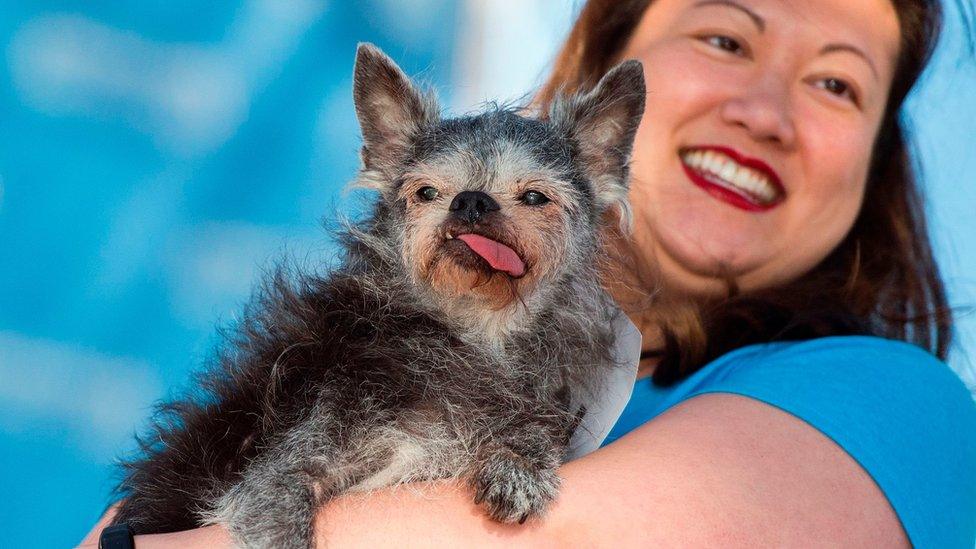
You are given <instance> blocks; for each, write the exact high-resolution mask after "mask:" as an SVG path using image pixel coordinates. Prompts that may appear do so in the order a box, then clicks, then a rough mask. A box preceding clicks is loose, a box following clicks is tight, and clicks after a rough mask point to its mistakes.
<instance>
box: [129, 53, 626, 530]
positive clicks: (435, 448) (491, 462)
mask: <svg viewBox="0 0 976 549" xmlns="http://www.w3.org/2000/svg"><path fill="white" fill-rule="evenodd" d="M354 95H355V104H356V113H357V115H358V117H359V122H360V124H361V127H362V133H363V148H362V162H363V168H362V170H361V172H360V174H359V177H358V180H357V184H358V185H359V186H362V187H367V188H370V189H375V190H376V191H378V192H379V199H378V200H377V202H376V204H375V208H374V210H373V212H372V215H370V216H369V217H368V218H367V219H365V221H362V222H360V223H356V224H349V225H348V226H347V227H346V229H345V230H344V231H343V232H342V234H341V235H340V237H341V241H342V243H343V245H344V249H345V260H344V262H343V263H342V264H341V266H340V267H339V268H337V269H335V270H333V271H332V272H331V273H329V274H328V275H327V276H318V275H310V274H304V275H302V274H290V273H288V272H287V270H286V269H279V270H278V271H277V273H276V274H275V276H273V277H272V280H271V281H270V282H269V283H268V284H267V285H266V286H265V287H264V288H263V290H262V291H261V292H259V293H258V294H257V297H256V299H255V301H254V303H253V304H252V305H251V307H250V308H249V310H248V314H247V315H246V316H245V320H244V321H243V322H242V323H241V326H240V327H239V331H238V332H237V335H236V336H235V337H234V338H233V340H232V341H231V342H230V345H227V346H226V349H225V350H224V351H223V352H222V353H221V354H220V356H219V360H218V361H217V364H216V365H215V367H214V368H211V370H210V371H208V372H205V373H204V375H203V376H201V380H200V383H201V386H202V389H203V390H202V392H201V394H197V395H191V396H190V397H187V398H185V399H183V400H181V401H177V402H173V403H170V404H167V405H164V406H163V407H162V408H161V410H160V412H159V414H158V416H157V419H156V421H155V423H154V429H153V430H152V431H151V434H150V436H147V437H146V438H144V439H142V440H141V441H140V442H141V444H142V452H141V453H140V457H139V458H138V459H136V460H134V461H131V462H129V463H127V464H125V466H126V475H125V478H124V480H123V481H122V482H121V484H120V486H119V487H118V489H117V492H118V494H119V495H120V496H121V497H122V498H124V499H123V500H122V502H121V504H120V506H119V508H118V512H117V515H116V517H115V519H114V522H115V523H116V524H120V523H126V524H129V525H130V526H131V527H132V529H133V530H134V531H135V532H136V533H158V532H171V531H178V530H183V529H189V528H194V527H199V526H202V525H205V524H213V523H219V524H222V525H224V526H225V527H226V528H227V529H228V530H229V531H230V533H231V535H232V536H233V537H234V539H235V541H236V542H237V543H238V544H239V545H240V546H243V547H276V548H279V547H280V548H292V547H295V548H298V547H303V548H304V547H308V546H310V545H311V544H313V543H314V532H313V528H312V524H313V522H314V520H313V519H314V514H315V511H316V509H317V508H318V507H319V506H320V505H321V504H323V503H324V502H326V501H328V500H330V499H332V498H335V497H337V496H338V495H340V494H342V493H344V492H349V491H361V490H369V489H373V488H378V487H382V486H389V485H393V484H398V483H404V482H411V481H423V480H432V479H440V478H459V479H464V480H465V481H466V482H467V483H469V485H470V486H471V487H472V489H473V492H474V497H475V502H476V503H481V504H483V505H484V507H485V508H486V510H487V512H488V513H489V514H490V515H491V517H493V518H494V519H496V520H499V521H503V522H522V521H524V520H526V518H527V517H530V516H533V515H536V514H539V513H542V512H543V511H544V510H545V509H546V506H547V505H548V504H549V503H550V502H551V501H552V500H553V499H554V498H555V497H556V495H557V491H558V488H559V482H560V481H559V477H558V476H557V474H556V469H557V467H558V466H559V465H560V463H561V461H562V460H563V458H564V454H565V451H566V446H567V442H568V441H569V439H570V436H571V435H572V433H573V430H574V429H575V428H576V426H577V424H578V423H579V417H580V412H579V409H578V406H575V405H572V404H571V403H573V402H580V401H585V400H586V398H587V397H586V395H587V392H592V391H594V390H595V389H594V383H595V382H594V380H597V379H601V378H603V377H604V373H605V371H606V369H607V368H609V367H611V364H612V357H611V352H612V351H611V349H612V347H613V344H614V338H615V335H614V331H613V329H612V327H611V321H612V316H613V314H614V310H615V309H614V306H613V303H612V301H611V300H610V298H609V297H608V296H607V295H606V293H605V291H604V290H603V289H602V286H601V284H600V276H599V268H600V265H601V264H602V262H603V261H605V260H606V256H605V254H606V252H605V251H604V248H603V246H602V242H603V240H602V236H601V235H603V234H604V233H605V232H606V231H604V229H607V228H611V229H613V227H612V221H611V220H612V219H613V218H614V213H615V214H616V218H617V220H618V221H619V222H620V223H621V224H622V225H623V226H627V224H628V223H629V219H630V218H629V206H628V202H627V188H628V184H627V181H628V164H629V158H630V151H631V145H632V142H633V139H634V134H635V132H636V129H637V125H638V123H639V121H640V118H641V115H642V113H643V108H644V79H643V73H642V70H641V66H640V64H639V63H638V62H636V61H627V62H624V63H621V64H620V65H618V66H616V67H614V68H613V69H612V70H610V71H609V72H608V73H607V75H606V76H605V77H604V78H603V79H602V80H601V81H600V82H599V83H598V84H597V85H596V86H595V87H594V88H593V90H592V91H590V92H588V93H581V94H573V95H571V96H568V97H563V98H561V99H559V100H557V102H556V104H555V106H554V107H553V108H552V109H551V110H550V111H549V112H548V113H543V115H542V116H540V117H538V118H529V117H525V116H522V115H521V114H519V112H517V111H516V110H515V109H507V108H499V107H496V108H492V109H490V110H488V111H487V112H483V113H481V114H478V115H475V116H467V117H462V118H453V119H442V118H441V117H440V115H439V112H438V107H437V104H436V102H435V100H434V99H433V98H432V97H431V96H430V95H429V94H426V93H421V92H420V91H418V89H417V88H416V87H415V86H414V85H413V84H412V83H411V82H410V80H409V79H408V78H407V77H406V76H405V75H404V74H403V72H402V71H401V70H400V69H399V67H397V66H396V64H394V62H393V61H392V60H390V59H389V58H388V57H387V56H386V55H384V54H383V53H382V52H381V51H379V50H378V49H377V48H375V47H373V46H371V45H361V46H360V47H359V49H358V52H357V57H356V67H355V83H354ZM612 210H616V212H613V211H612ZM608 212H609V215H607V214H608Z"/></svg>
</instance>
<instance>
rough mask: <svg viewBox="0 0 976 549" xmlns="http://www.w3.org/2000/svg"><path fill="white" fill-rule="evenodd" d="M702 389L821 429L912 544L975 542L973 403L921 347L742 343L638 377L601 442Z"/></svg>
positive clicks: (847, 340) (846, 339) (863, 340)
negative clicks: (881, 498)
mask: <svg viewBox="0 0 976 549" xmlns="http://www.w3.org/2000/svg"><path fill="white" fill-rule="evenodd" d="M705 393H734V394H738V395H743V396H747V397H750V398H753V399H756V400H759V401H762V402H765V403H767V404H770V405H772V406H776V407H777V408H780V409H782V410H785V411H786V412H789V413H790V414H793V415H794V416H796V417H798V418H800V419H802V420H803V421H805V422H807V423H809V424H810V425H811V426H813V427H815V428H816V429H818V430H819V431H821V432H822V433H824V434H825V435H826V436H828V437H830V438H831V439H832V440H834V441H835V442H836V443H837V444H839V445H840V446H841V447H842V448H843V449H844V450H845V451H847V453H848V454H850V455H851V457H853V458H854V459H855V460H856V461H857V462H858V463H860V464H861V466H862V467H863V468H864V469H865V470H866V471H867V472H868V474H870V475H871V477H873V478H874V480H875V482H877V484H878V486H880V487H881V490H882V491H883V492H884V494H885V496H887V498H888V501H889V502H890V503H891V506H892V507H893V508H894V510H895V512H896V513H897V514H898V517H899V519H900V520H901V523H902V525H903V527H904V528H905V532H906V533H907V534H908V538H909V540H910V541H911V542H912V544H913V545H914V546H915V547H923V548H924V547H966V548H967V549H972V547H973V545H974V542H976V404H974V402H973V398H972V396H971V395H970V393H969V391H968V390H967V389H966V387H965V386H964V385H963V383H962V382H961V381H960V379H959V378H958V377H957V376H956V375H955V373H953V372H952V370H950V369H949V367H948V366H947V365H946V364H945V363H943V362H941V361H939V360H938V359H936V358H935V357H933V356H932V355H930V354H929V353H927V352H925V351H923V350H922V349H920V348H918V347H916V346H914V345H910V344H908V343H903V342H899V341H891V340H887V339H881V338H877V337H864V336H843V337H827V338H822V339H815V340H810V341H803V342H787V343H770V344H765V345H752V346H749V347H743V348H741V349H737V350H735V351H733V352H731V353H728V354H726V355H724V356H722V357H720V358H718V359H717V360H715V361H713V362H711V363H709V364H707V365H706V366H704V367H703V368H702V369H701V370H699V371H697V372H695V373H694V374H692V375H691V376H689V377H688V378H687V379H685V380H682V381H681V382H679V383H678V384H676V385H673V386H671V387H657V386H655V385H653V384H652V383H651V380H650V378H643V379H639V380H637V384H636V385H635V386H634V390H633V394H632V395H631V398H630V401H629V402H628V403H627V406H626V408H624V411H623V413H622V414H621V416H620V419H618V420H617V423H616V424H615V425H614V427H613V429H612V430H611V431H610V434H609V435H608V436H607V438H606V440H605V441H604V443H603V444H608V443H610V442H612V441H614V440H615V439H617V438H620V437H621V436H623V435H625V434H626V433H628V432H630V431H631V430H633V429H635V428H637V427H639V426H640V425H642V424H643V423H645V422H647V421H649V420H650V419H652V418H654V417H655V416H657V415H658V414H661V413H662V412H664V411H665V410H667V409H668V408H670V407H672V406H674V405H675V404H678V403H679V402H682V401H684V400H687V399H689V398H691V397H694V396H696V395H701V394H705Z"/></svg>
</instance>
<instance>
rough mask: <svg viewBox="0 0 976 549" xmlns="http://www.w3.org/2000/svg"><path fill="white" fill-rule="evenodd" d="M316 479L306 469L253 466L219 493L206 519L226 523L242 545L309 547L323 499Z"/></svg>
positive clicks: (256, 548) (246, 548)
mask: <svg viewBox="0 0 976 549" xmlns="http://www.w3.org/2000/svg"><path fill="white" fill-rule="evenodd" d="M316 483H317V480H316V479H315V478H314V477H313V476H312V475H310V474H309V473H307V472H304V471H294V470H291V471H282V470H278V469H276V468H275V467H272V466H270V465H265V464H262V465H259V466H257V467H252V468H251V469H249V470H248V472H247V473H246V474H245V476H244V478H243V479H242V480H241V481H240V482H238V483H237V484H235V485H234V486H233V487H231V488H230V490H228V491H227V492H226V493H225V494H224V495H223V496H221V497H220V498H219V499H218V500H217V502H216V504H215V506H214V509H213V510H212V512H211V513H209V514H208V517H207V519H208V522H211V523H217V524H221V525H223V526H224V527H225V528H227V530H228V532H229V533H230V534H231V536H232V537H233V539H234V542H235V543H236V545H237V546H238V547H241V548H243V549H252V548H253V549H259V548H260V549H264V548H281V549H307V548H309V547H311V546H312V535H313V532H312V521H313V518H314V515H315V510H316V507H317V506H318V504H319V502H320V501H321V497H322V495H323V494H322V493H321V489H320V488H318V487H317V485H316Z"/></svg>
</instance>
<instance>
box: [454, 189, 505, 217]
mask: <svg viewBox="0 0 976 549" xmlns="http://www.w3.org/2000/svg"><path fill="white" fill-rule="evenodd" d="M500 209H501V206H499V205H498V202H495V199H494V198H492V197H491V196H490V195H488V194H487V193H483V192H481V191H464V192H460V193H458V194H457V196H455V197H454V200H452V201H451V207H450V210H451V212H453V213H454V215H455V216H456V217H458V218H460V219H462V220H464V221H467V222H468V223H474V222H475V221H478V220H479V219H481V217H482V216H483V215H485V214H487V213H488V212H494V211H498V210H500Z"/></svg>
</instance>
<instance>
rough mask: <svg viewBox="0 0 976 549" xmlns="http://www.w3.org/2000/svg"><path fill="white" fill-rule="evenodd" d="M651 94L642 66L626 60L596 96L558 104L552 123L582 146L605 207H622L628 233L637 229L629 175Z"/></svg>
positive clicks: (603, 81)
mask: <svg viewBox="0 0 976 549" xmlns="http://www.w3.org/2000/svg"><path fill="white" fill-rule="evenodd" d="M645 93H646V92H645V86H644V69H643V67H642V66H641V64H640V62H639V61H636V60H630V61H624V62H623V63H620V64H619V65H617V66H615V67H613V68H612V69H610V71H609V72H607V74H606V75H604V77H603V78H602V79H600V82H599V83H598V84H597V85H596V86H595V87H594V88H593V89H592V90H591V91H590V92H588V93H584V94H578V95H575V96H571V97H568V98H561V99H558V100H556V101H555V102H554V103H553V106H552V110H551V111H550V113H549V119H550V120H551V121H552V122H553V123H554V124H556V125H557V126H559V127H561V128H562V129H563V131H565V132H566V133H568V135H569V137H570V138H572V139H573V140H574V141H575V142H576V144H577V146H578V148H579V152H580V156H581V161H582V164H583V168H584V170H585V172H586V174H587V176H589V179H590V181H592V182H593V185H594V186H595V187H596V189H595V190H596V196H597V199H598V201H599V203H600V206H601V207H602V208H603V209H607V208H616V209H617V210H618V212H617V213H618V215H619V218H620V223H621V227H622V228H623V229H625V230H629V229H630V227H631V224H632V219H631V218H632V216H631V211H630V202H629V201H628V200H627V190H628V183H627V176H628V172H629V168H630V156H631V149H632V148H633V145H634V135H635V134H636V133H637V126H638V125H639V124H640V121H641V116H643V114H644V96H645Z"/></svg>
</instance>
